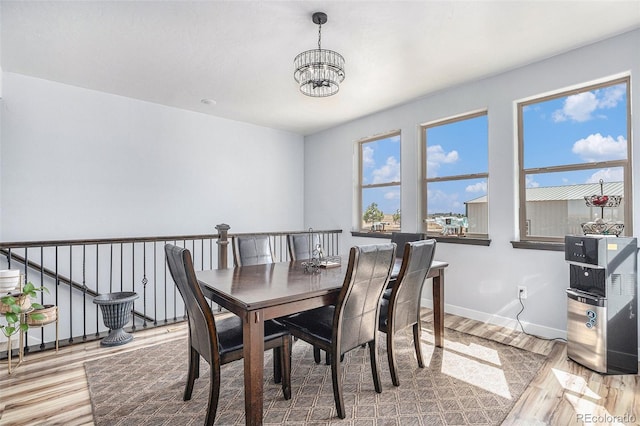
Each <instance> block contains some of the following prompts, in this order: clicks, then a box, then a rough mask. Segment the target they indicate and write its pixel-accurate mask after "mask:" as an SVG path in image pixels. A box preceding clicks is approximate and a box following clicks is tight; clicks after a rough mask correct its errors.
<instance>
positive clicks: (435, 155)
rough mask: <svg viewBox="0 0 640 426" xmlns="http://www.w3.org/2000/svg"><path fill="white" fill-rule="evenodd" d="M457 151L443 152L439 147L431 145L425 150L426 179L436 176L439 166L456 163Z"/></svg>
mask: <svg viewBox="0 0 640 426" xmlns="http://www.w3.org/2000/svg"><path fill="white" fill-rule="evenodd" d="M458 159H459V156H458V151H456V150H453V151H449V152H444V149H442V146H441V145H433V146H430V147H428V148H427V177H434V176H437V175H438V169H439V168H440V165H441V164H451V163H455V162H456V161H458Z"/></svg>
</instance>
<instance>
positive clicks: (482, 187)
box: [464, 180, 487, 193]
mask: <svg viewBox="0 0 640 426" xmlns="http://www.w3.org/2000/svg"><path fill="white" fill-rule="evenodd" d="M464 190H465V191H467V192H482V193H485V192H487V181H486V180H483V181H482V182H478V183H474V184H473V185H467V187H466V188H465V189H464Z"/></svg>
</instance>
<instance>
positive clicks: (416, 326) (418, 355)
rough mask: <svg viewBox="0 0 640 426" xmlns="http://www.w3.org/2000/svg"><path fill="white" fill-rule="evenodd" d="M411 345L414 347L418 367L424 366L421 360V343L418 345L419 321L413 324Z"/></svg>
mask: <svg viewBox="0 0 640 426" xmlns="http://www.w3.org/2000/svg"><path fill="white" fill-rule="evenodd" d="M413 346H415V348H416V358H418V367H420V368H424V361H423V360H422V345H420V323H419V322H418V323H417V324H413Z"/></svg>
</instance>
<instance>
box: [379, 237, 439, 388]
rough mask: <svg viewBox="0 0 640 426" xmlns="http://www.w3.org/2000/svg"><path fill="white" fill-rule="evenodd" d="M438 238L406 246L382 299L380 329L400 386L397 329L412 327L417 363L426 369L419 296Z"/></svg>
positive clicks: (390, 369)
mask: <svg viewBox="0 0 640 426" xmlns="http://www.w3.org/2000/svg"><path fill="white" fill-rule="evenodd" d="M435 250H436V240H422V241H415V242H410V243H407V244H406V245H405V246H404V256H403V258H402V266H401V267H400V273H399V275H398V278H397V282H396V284H395V285H394V286H393V288H392V290H391V295H390V297H389V299H386V298H382V300H381V301H380V317H379V321H378V330H380V331H382V332H384V333H386V334H387V359H388V361H389V371H390V372H391V381H392V382H393V384H394V385H395V386H399V385H400V380H399V379H398V369H397V367H396V360H395V350H394V349H395V346H394V338H395V335H396V333H397V332H399V331H401V330H404V329H405V328H407V327H411V326H413V345H414V347H415V350H416V357H417V358H418V366H419V367H420V368H424V362H423V361H422V350H421V348H420V299H421V296H422V287H423V286H424V283H425V281H426V278H427V274H428V273H429V268H430V267H431V262H432V261H433V255H434V253H435Z"/></svg>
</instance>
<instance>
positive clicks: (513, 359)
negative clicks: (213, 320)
mask: <svg viewBox="0 0 640 426" xmlns="http://www.w3.org/2000/svg"><path fill="white" fill-rule="evenodd" d="M429 327H430V324H424V325H423V332H422V348H423V357H424V361H425V364H426V367H425V368H418V365H417V361H416V359H415V352H414V349H413V344H412V342H411V339H410V334H409V333H405V334H404V335H403V336H398V337H397V340H396V342H397V344H396V346H397V349H398V350H397V355H398V357H397V359H398V367H399V378H400V386H399V387H395V386H393V384H392V383H391V376H390V375H389V367H388V364H387V358H386V349H385V347H386V344H385V336H384V334H382V333H381V334H380V336H379V347H378V352H379V366H380V375H381V379H382V385H383V392H382V393H380V394H378V393H376V392H375V390H374V387H373V380H372V377H371V367H370V365H369V352H368V349H367V348H358V349H355V350H353V351H351V352H350V353H349V354H347V355H346V356H345V359H344V361H343V366H344V368H343V372H344V376H343V377H344V382H343V385H344V395H345V406H346V411H347V418H346V419H344V420H342V419H340V418H338V417H337V416H336V410H335V406H334V401H333V390H332V385H331V371H330V367H329V366H327V365H325V364H324V361H323V362H322V363H320V364H315V363H314V361H313V350H312V348H311V346H309V345H308V344H306V343H304V342H302V341H297V342H295V343H294V345H293V354H292V373H291V375H292V399H291V400H288V401H287V400H285V399H284V398H283V397H282V391H281V387H280V385H278V384H275V383H274V382H273V368H272V354H271V352H267V353H265V382H264V424H277V425H281V424H283V425H309V424H311V425H331V424H341V425H380V424H384V425H398V426H400V425H402V426H405V425H429V426H431V425H439V424H441V425H470V424H473V425H499V424H500V423H501V422H502V420H503V419H504V418H505V417H506V415H507V414H508V413H509V411H510V410H511V408H512V407H513V405H514V404H515V402H516V401H517V400H518V398H519V397H520V395H521V394H522V393H523V392H524V390H525V389H526V387H527V385H528V384H529V383H530V382H531V380H532V379H533V378H534V377H535V376H536V374H537V372H538V370H539V369H540V367H541V366H542V365H543V363H544V361H545V359H546V357H545V356H543V355H540V354H535V353H532V352H528V351H525V350H522V349H519V348H515V347H512V346H508V345H504V344H501V343H497V342H494V341H491V340H486V339H483V338H480V337H477V336H472V335H469V334H465V333H461V332H457V331H454V330H450V329H446V331H445V343H444V348H436V347H434V346H433V335H432V333H431V332H430V330H429V329H428V328H429ZM85 369H86V373H87V379H88V382H89V392H90V395H91V403H92V407H93V414H94V419H95V423H96V424H97V425H110V426H111V425H132V424H135V425H201V424H203V423H204V418H205V412H206V406H207V400H208V391H209V387H208V383H209V366H208V364H207V363H206V362H204V361H202V362H201V372H200V379H198V380H196V384H195V387H194V391H193V396H192V399H191V400H190V401H183V400H182V395H183V391H184V385H185V381H186V372H187V341H186V339H180V340H177V341H173V342H168V343H162V344H158V345H155V346H151V347H147V348H143V349H138V350H135V351H131V352H127V353H123V354H119V355H114V356H112V357H107V358H103V359H100V360H96V361H91V362H88V363H87V364H86V365H85ZM221 375H222V383H221V394H220V403H219V406H218V413H217V416H216V424H219V425H243V424H244V423H245V421H244V388H243V386H244V384H243V363H242V361H236V362H233V363H231V364H227V365H225V366H223V367H222V369H221Z"/></svg>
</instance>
